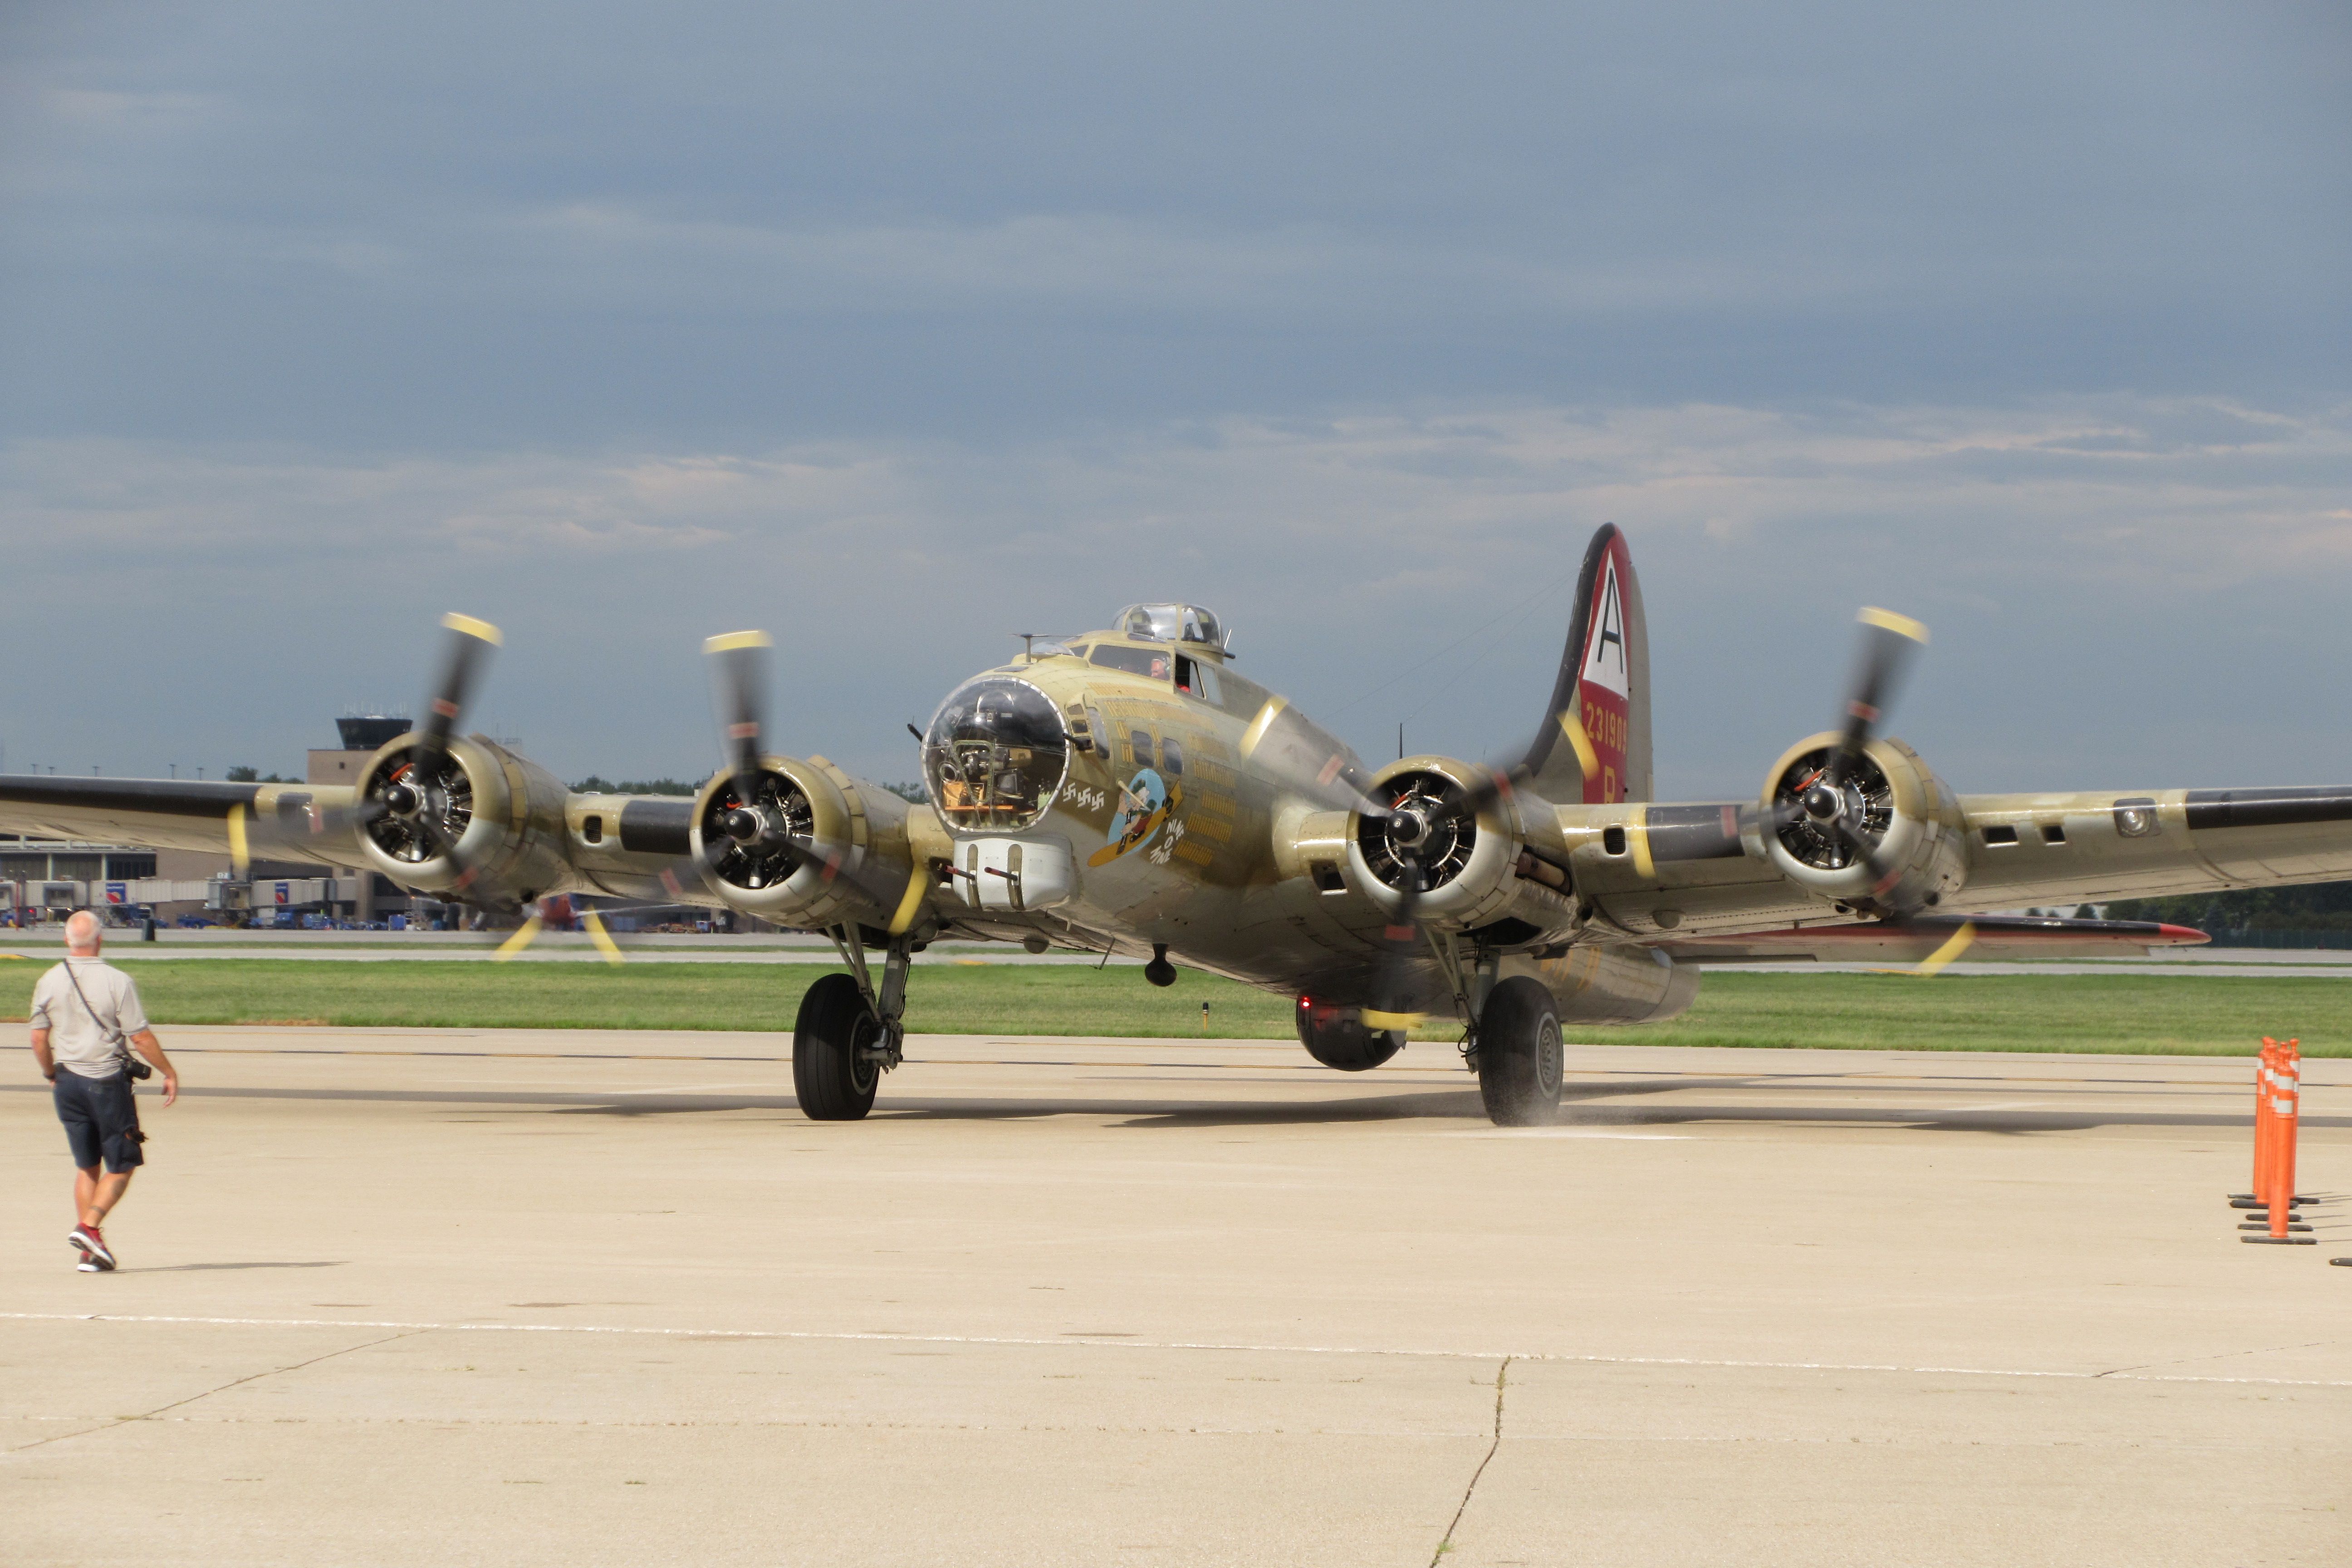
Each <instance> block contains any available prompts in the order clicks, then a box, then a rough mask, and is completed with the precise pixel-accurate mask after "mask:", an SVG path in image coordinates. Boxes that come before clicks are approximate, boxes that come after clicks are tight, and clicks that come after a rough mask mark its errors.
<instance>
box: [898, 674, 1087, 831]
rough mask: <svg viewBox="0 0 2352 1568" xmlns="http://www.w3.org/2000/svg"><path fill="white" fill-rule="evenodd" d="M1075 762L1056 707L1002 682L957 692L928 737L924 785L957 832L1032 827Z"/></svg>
mask: <svg viewBox="0 0 2352 1568" xmlns="http://www.w3.org/2000/svg"><path fill="white" fill-rule="evenodd" d="M1069 760H1070V752H1069V737H1068V735H1067V734H1066V732H1065V731H1064V730H1063V728H1062V719H1061V715H1060V714H1058V713H1056V712H1055V711H1054V704H1053V703H1052V701H1051V700H1048V699H1047V698H1046V696H1045V693H1044V692H1042V691H1040V690H1038V689H1036V688H1035V687H1034V686H1031V685H1029V684H1028V683H1027V682H1026V681H1021V680H1008V679H1004V678H1003V677H988V678H984V679H979V680H974V681H970V682H967V683H966V684H965V685H963V686H962V687H961V688H959V689H957V691H956V693H955V694H954V695H953V696H951V697H950V698H949V699H948V700H947V701H946V702H945V703H944V704H943V705H942V706H941V707H940V710H939V714H938V716H937V717H935V718H934V719H932V721H931V728H930V731H929V733H928V734H926V735H925V736H924V737H923V783H924V784H925V785H926V786H927V787H928V788H929V790H930V792H931V800H932V804H934V805H937V806H938V807H939V808H940V815H941V816H944V817H946V818H947V820H948V824H949V826H952V827H969V828H983V827H985V828H1022V827H1026V826H1029V825H1030V824H1032V823H1034V822H1035V821H1036V820H1037V818H1038V817H1039V816H1043V815H1044V813H1045V807H1046V806H1047V805H1050V804H1051V803H1052V801H1053V798H1054V794H1055V791H1057V790H1059V789H1060V788H1061V787H1062V775H1063V773H1064V771H1065V770H1066V768H1067V767H1068V765H1069Z"/></svg>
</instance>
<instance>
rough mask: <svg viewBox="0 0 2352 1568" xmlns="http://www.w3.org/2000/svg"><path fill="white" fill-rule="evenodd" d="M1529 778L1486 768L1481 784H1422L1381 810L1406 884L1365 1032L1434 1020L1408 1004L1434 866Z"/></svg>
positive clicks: (1521, 772) (1521, 771)
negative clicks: (1465, 830)
mask: <svg viewBox="0 0 2352 1568" xmlns="http://www.w3.org/2000/svg"><path fill="white" fill-rule="evenodd" d="M1528 777H1529V770H1528V767H1527V765H1526V764H1525V763H1521V764H1518V765H1517V766H1515V767H1511V768H1507V769H1497V768H1486V769H1483V770H1481V776H1480V777H1479V778H1478V780H1477V781H1476V782H1475V783H1474V784H1469V785H1468V786H1466V787H1455V788H1451V789H1447V790H1445V791H1444V792H1442V793H1439V794H1432V793H1431V792H1429V791H1428V790H1426V789H1424V788H1423V787H1422V786H1421V785H1420V784H1417V783H1416V784H1412V785H1411V786H1410V787H1409V788H1407V789H1406V790H1405V791H1404V792H1402V794H1400V795H1398V797H1397V798H1396V799H1395V800H1394V801H1392V802H1391V803H1389V804H1388V805H1383V806H1381V808H1380V812H1379V816H1380V817H1381V819H1382V820H1383V821H1384V824H1385V826H1384V827H1383V828H1382V832H1383V833H1384V835H1385V836H1386V838H1387V841H1388V848H1389V852H1390V853H1391V855H1393V856H1395V857H1396V858H1397V861H1398V863H1399V864H1400V865H1401V866H1402V868H1403V871H1404V882H1403V885H1402V887H1401V888H1399V889H1397V892H1398V898H1397V907H1396V913H1395V914H1394V915H1392V916H1391V917H1390V920H1389V923H1388V925H1387V927H1386V928H1385V929H1384V930H1383V931H1381V965H1380V969H1379V972H1378V973H1376V974H1375V975H1374V976H1373V979H1372V1005H1370V1006H1369V1007H1367V1008H1365V1009H1364V1011H1363V1020H1364V1026H1365V1027H1367V1028H1371V1029H1409V1028H1411V1027H1412V1026H1414V1025H1415V1024H1418V1023H1420V1022H1421V1021H1422V1020H1423V1018H1425V1017H1427V1016H1428V1015H1427V1014H1425V1013H1415V1012H1410V1011H1408V1010H1407V1004H1408V1003H1409V1002H1410V1001H1411V999H1412V973H1413V967H1414V965H1415V963H1417V962H1418V961H1419V959H1420V957H1421V952H1422V941H1421V924H1420V921H1419V920H1418V919H1417V918H1416V917H1417V916H1418V915H1419V913H1420V910H1421V900H1422V899H1423V897H1424V896H1425V895H1426V894H1427V893H1428V891H1429V865H1430V862H1431V861H1432V860H1433V859H1442V858H1444V855H1446V854H1449V853H1451V852H1452V850H1453V848H1454V844H1455V843H1456V842H1457V841H1458V839H1459V837H1460V833H1461V828H1462V826H1463V825H1464V824H1465V823H1468V822H1471V821H1474V820H1475V818H1476V817H1477V816H1478V814H1479V813H1480V812H1482V811H1484V810H1486V808H1487V807H1488V806H1490V805H1494V804H1495V803H1496V801H1499V800H1503V799H1506V798H1507V797H1508V796H1509V795H1511V793H1512V790H1513V788H1514V787H1515V786H1516V785H1517V784H1524V783H1525V782H1526V781H1527V780H1528Z"/></svg>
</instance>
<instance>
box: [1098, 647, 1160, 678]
mask: <svg viewBox="0 0 2352 1568" xmlns="http://www.w3.org/2000/svg"><path fill="white" fill-rule="evenodd" d="M1090 662H1092V663H1095V664H1097V665H1100V666H1101V667H1102V668H1105V669H1123V670H1125V671H1127V672H1128V673H1129V675H1140V676H1143V677H1146V678H1147V679H1152V680H1165V679H1168V654H1167V653H1166V652H1165V651H1164V650H1163V649H1160V648H1155V647H1128V646H1127V645H1126V644H1124V643H1115V642H1107V643H1097V644H1096V645H1095V651H1094V657H1093V658H1092V660H1091V661H1090Z"/></svg>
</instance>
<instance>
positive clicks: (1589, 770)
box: [1559, 700, 1601, 779]
mask: <svg viewBox="0 0 2352 1568" xmlns="http://www.w3.org/2000/svg"><path fill="white" fill-rule="evenodd" d="M1581 706H1583V703H1582V701H1581V700H1579V701H1576V702H1571V703H1570V704H1569V705H1568V706H1567V707H1565V708H1563V709H1561V710H1559V732H1560V733H1561V734H1563V735H1565V736H1567V737H1568V743H1569V744H1570V745H1571V746H1573V747H1575V748H1576V765H1577V766H1578V767H1580V768H1582V769H1583V770H1584V776H1585V777H1586V778H1587V779H1596V778H1599V777H1600V776H1601V753H1600V752H1596V751H1594V750H1593V749H1592V737H1591V735H1589V734H1586V733H1585V731H1584V719H1583V716H1582V715H1581V714H1580V713H1578V712H1577V710H1578V709H1579V708H1580V707H1581Z"/></svg>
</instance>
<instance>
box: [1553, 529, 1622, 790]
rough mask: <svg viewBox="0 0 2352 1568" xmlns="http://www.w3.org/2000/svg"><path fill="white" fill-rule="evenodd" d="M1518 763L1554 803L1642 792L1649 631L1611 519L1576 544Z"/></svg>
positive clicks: (1618, 535)
mask: <svg viewBox="0 0 2352 1568" xmlns="http://www.w3.org/2000/svg"><path fill="white" fill-rule="evenodd" d="M1580 742H1581V743H1580ZM1527 765H1528V769H1529V771H1530V772H1532V773H1534V775H1535V777H1534V778H1533V780H1532V781H1531V785H1532V787H1533V788H1534V789H1535V791H1536V793H1538V795H1542V796H1543V797H1544V798H1545V799H1546V800H1549V801H1552V802H1555V803H1557V804H1559V805H1573V804H1576V803H1578V802H1582V803H1584V804H1586V805H1605V804H1607V803H1609V802H1611V801H1620V800H1648V799H1649V798H1650V640H1649V633H1648V628H1647V625H1646V623H1645V622H1644V621H1643V616H1642V585H1641V584H1640V582H1639V581H1637V580H1636V579H1635V578H1634V575H1633V552H1632V551H1631V550H1629V549H1628V548H1627V547H1626V544H1625V535H1624V534H1623V533H1622V531H1619V529H1618V527H1617V525H1616V524H1615V523H1613V522H1604V523H1602V524H1601V528H1600V530H1599V531H1597V532H1595V533H1594V534H1593V536H1592V542H1591V544H1588V545H1587V546H1585V550H1584V570H1583V572H1582V573H1581V574H1580V575H1579V576H1578V578H1577V580H1576V601H1575V611H1574V614H1573V615H1572V616H1570V620H1569V627H1568V647H1566V648H1565V649H1564V650H1563V651H1562V652H1561V654H1560V656H1559V679H1558V680H1557V681H1555V682H1554V683H1553V686H1552V693H1551V705H1550V707H1549V708H1548V709H1546V710H1545V711H1544V724H1543V729H1542V731H1541V732H1540V733H1539V734H1538V736H1537V737H1536V743H1535V744H1534V746H1532V747H1531V748H1529V749H1528V756H1527Z"/></svg>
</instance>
